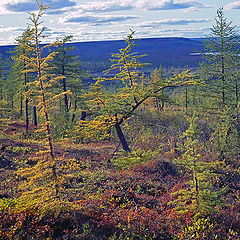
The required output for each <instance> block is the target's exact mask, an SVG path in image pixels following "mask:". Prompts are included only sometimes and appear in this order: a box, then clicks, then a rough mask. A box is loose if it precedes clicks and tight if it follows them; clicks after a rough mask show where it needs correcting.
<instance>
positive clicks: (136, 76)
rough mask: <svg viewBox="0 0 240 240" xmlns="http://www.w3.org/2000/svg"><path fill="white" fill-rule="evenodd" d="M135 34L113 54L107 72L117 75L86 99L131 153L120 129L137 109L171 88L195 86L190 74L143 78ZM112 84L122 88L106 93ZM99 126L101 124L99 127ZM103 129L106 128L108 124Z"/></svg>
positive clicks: (106, 79)
mask: <svg viewBox="0 0 240 240" xmlns="http://www.w3.org/2000/svg"><path fill="white" fill-rule="evenodd" d="M133 34H134V32H133V31H132V32H131V34H130V35H129V36H128V37H127V39H126V41H125V42H126V44H127V46H126V47H125V48H123V49H120V50H119V53H117V54H112V57H113V59H111V62H112V65H111V67H110V68H109V69H108V70H106V71H105V73H106V74H108V73H110V72H111V73H112V72H113V73H114V76H113V77H99V78H97V81H96V83H95V84H93V85H92V88H91V91H90V93H88V94H87V97H88V98H89V99H90V100H89V101H88V102H89V105H90V111H91V112H95V114H96V115H97V116H96V118H99V115H103V116H105V118H103V119H106V118H108V119H109V120H108V123H109V125H108V126H109V128H111V127H114V128H115V129H116V132H117V135H118V137H119V139H120V141H121V144H122V147H123V149H124V150H125V151H128V152H130V151H131V150H130V148H129V146H128V143H127V141H126V138H125V136H124V134H123V131H122V129H121V125H122V124H123V122H124V121H125V120H127V119H129V118H130V117H132V116H133V114H134V112H135V111H136V109H138V108H139V107H140V106H141V105H142V104H143V103H145V102H146V101H147V100H148V99H150V98H153V97H156V96H158V97H159V95H161V94H163V90H164V89H166V88H169V87H171V88H172V87H178V86H183V85H192V84H196V83H197V81H196V78H195V76H194V75H193V74H191V73H190V71H188V70H187V71H184V72H182V73H180V74H176V75H174V76H173V77H171V78H166V79H163V78H161V77H158V75H159V74H157V70H156V72H155V73H154V74H153V75H152V76H153V77H152V78H149V77H147V76H145V75H144V70H143V67H144V66H146V65H147V64H146V63H141V62H140V61H139V58H141V57H143V56H145V55H138V54H137V53H136V52H133V51H132V50H133V48H134V47H135V46H136V45H137V44H136V43H135V40H134V38H133ZM109 81H113V82H114V83H116V82H120V86H123V87H119V88H117V90H115V91H114V92H104V88H103V87H102V86H103V83H104V82H109ZM94 121H95V119H93V120H92V121H87V122H86V124H88V125H93V124H95V123H94ZM99 125H100V124H99ZM101 126H104V127H105V126H106V120H104V122H103V123H102V125H101Z"/></svg>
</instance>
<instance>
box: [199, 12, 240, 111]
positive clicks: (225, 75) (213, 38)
mask: <svg viewBox="0 0 240 240" xmlns="http://www.w3.org/2000/svg"><path fill="white" fill-rule="evenodd" d="M239 43H240V41H239V36H238V35H237V33H236V26H233V25H232V22H228V20H227V18H226V17H224V13H223V8H220V9H218V10H217V16H216V18H215V25H213V27H212V28H211V33H210V35H209V36H207V37H206V38H205V40H204V52H203V58H204V61H203V62H202V64H201V73H202V76H203V78H204V80H205V81H206V85H205V86H204V89H203V90H204V91H205V92H207V93H208V97H211V98H212V100H213V99H215V103H216V104H217V107H224V106H225V105H231V104H234V105H236V104H237V102H238V101H239V87H238V84H239V83H238V78H237V77H236V71H237V69H238V67H239V63H238V61H239V54H240V51H239ZM233 89H234V90H233Z"/></svg>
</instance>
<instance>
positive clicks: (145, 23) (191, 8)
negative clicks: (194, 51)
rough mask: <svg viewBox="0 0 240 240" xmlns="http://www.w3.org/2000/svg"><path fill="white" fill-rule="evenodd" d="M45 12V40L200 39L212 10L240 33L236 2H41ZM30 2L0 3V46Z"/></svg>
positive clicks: (22, 20)
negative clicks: (221, 13) (131, 35)
mask: <svg viewBox="0 0 240 240" xmlns="http://www.w3.org/2000/svg"><path fill="white" fill-rule="evenodd" d="M43 3H44V4H49V5H50V8H49V9H48V10H47V12H46V13H45V15H44V17H43V19H42V20H43V22H44V23H43V25H44V26H46V27H47V33H48V34H49V38H48V41H52V40H54V39H56V38H57V37H61V36H64V35H66V34H71V35H73V36H74V39H75V41H98V40H115V39H123V38H125V37H126V35H127V34H129V32H130V31H129V29H132V30H134V31H136V35H135V36H136V37H139V38H148V37H203V36H205V35H207V34H208V33H209V32H210V30H209V28H210V27H211V26H212V25H213V24H214V17H215V16H216V10H217V9H218V8H219V7H224V13H225V16H226V17H227V18H228V20H229V21H232V22H233V24H234V25H237V26H239V27H237V30H240V1H236V0H210V1H209V0H101V1H99V0H43ZM36 6H37V4H36V1H35V0H2V1H1V2H0V33H1V34H0V45H8V44H14V43H15V39H16V37H17V36H19V35H21V33H22V32H23V31H24V29H26V27H27V24H28V23H29V20H28V17H29V12H33V11H35V10H36V9H37V8H36Z"/></svg>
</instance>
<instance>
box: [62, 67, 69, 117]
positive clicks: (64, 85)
mask: <svg viewBox="0 0 240 240" xmlns="http://www.w3.org/2000/svg"><path fill="white" fill-rule="evenodd" d="M62 75H63V76H64V78H63V91H64V92H66V91H67V83H66V78H65V68H64V65H62ZM64 103H65V109H66V111H67V112H68V110H69V106H68V97H67V95H66V94H65V95H64Z"/></svg>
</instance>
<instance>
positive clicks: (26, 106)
mask: <svg viewBox="0 0 240 240" xmlns="http://www.w3.org/2000/svg"><path fill="white" fill-rule="evenodd" d="M24 54H25V52H24ZM23 67H24V70H26V63H25V61H24V63H23ZM27 83H28V81H27V73H26V72H25V73H24V84H25V87H26V91H27V90H28V89H27ZM25 115H26V116H25V118H26V120H25V121H26V132H28V129H29V117H28V98H27V97H26V99H25Z"/></svg>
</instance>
